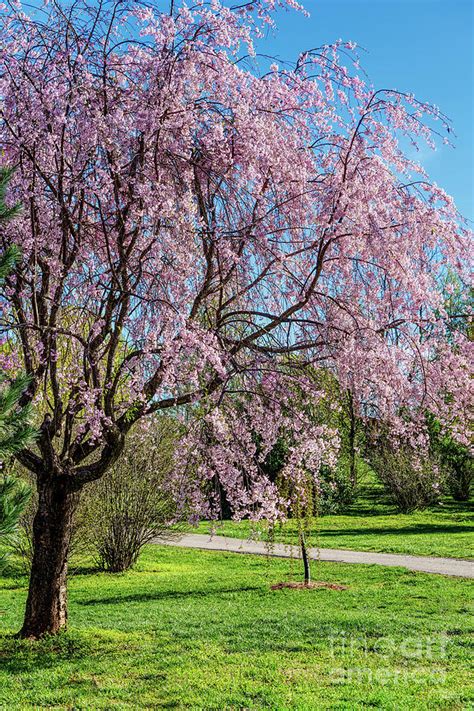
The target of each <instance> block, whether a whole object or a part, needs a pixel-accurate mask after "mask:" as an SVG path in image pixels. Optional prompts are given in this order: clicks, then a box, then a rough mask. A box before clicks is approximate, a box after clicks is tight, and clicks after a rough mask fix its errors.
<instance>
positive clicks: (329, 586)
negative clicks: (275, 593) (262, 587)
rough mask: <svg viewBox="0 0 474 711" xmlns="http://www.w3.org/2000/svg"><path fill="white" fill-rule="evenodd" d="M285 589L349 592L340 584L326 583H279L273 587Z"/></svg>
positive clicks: (274, 588)
mask: <svg viewBox="0 0 474 711" xmlns="http://www.w3.org/2000/svg"><path fill="white" fill-rule="evenodd" d="M283 588H292V589H295V590H315V589H318V588H326V589H327V590H347V589H348V586H347V585H339V584H338V583H324V582H320V581H317V582H314V583H277V584H276V585H272V586H271V589H272V590H283Z"/></svg>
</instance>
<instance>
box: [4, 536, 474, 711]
mask: <svg viewBox="0 0 474 711" xmlns="http://www.w3.org/2000/svg"><path fill="white" fill-rule="evenodd" d="M295 565H296V564H295V562H292V561H288V560H286V561H285V560H278V559H273V560H267V559H265V558H262V557H254V556H239V555H235V554H234V555H232V554H225V553H205V552H201V551H188V550H179V549H169V548H161V547H158V546H150V547H148V549H147V550H146V552H145V554H144V555H143V556H142V557H141V559H140V561H139V564H138V567H137V569H136V571H134V572H131V573H128V574H126V575H121V576H112V575H107V574H94V575H92V574H90V573H87V571H86V572H84V573H83V574H78V575H76V576H74V577H73V578H72V580H71V584H70V600H71V605H70V615H71V617H70V630H69V632H67V633H65V634H63V635H61V636H60V637H59V638H57V639H51V640H46V641H43V642H41V643H29V642H18V641H16V640H13V639H11V638H10V637H9V636H8V632H9V631H10V632H13V631H14V630H16V629H17V628H18V627H19V624H20V619H21V612H22V606H23V604H24V600H25V587H24V583H25V581H24V579H16V578H14V577H12V578H3V579H2V587H1V588H0V610H1V618H0V619H1V621H2V628H3V630H4V632H5V635H4V636H3V637H1V638H0V707H1V708H8V709H20V708H21V709H26V708H33V707H34V708H39V707H42V706H47V707H48V708H57V709H66V708H74V709H87V710H89V709H113V708H118V709H144V708H147V709H158V708H176V709H219V710H220V709H224V708H225V709H232V708H235V709H239V708H243V707H245V708H251V709H261V708H270V709H274V710H276V709H307V710H308V711H309V709H329V708H330V709H339V710H342V709H346V710H347V711H349V710H350V711H357V709H363V708H367V707H375V708H381V709H388V710H390V709H393V710H395V709H397V710H398V709H408V708H409V709H410V710H418V709H426V710H427V709H433V708H436V709H466V708H468V707H469V686H468V632H469V625H470V621H469V615H468V606H469V600H472V591H473V583H472V581H468V580H462V579H451V578H445V577H441V576H434V575H433V576H429V575H424V574H418V573H410V572H408V571H404V570H400V569H393V568H392V569H388V568H381V567H375V566H374V567H372V566H370V567H369V566H345V565H335V564H329V563H320V564H318V567H317V569H316V570H315V571H314V572H315V577H316V576H318V577H319V578H320V579H324V580H326V581H333V582H340V583H344V584H346V585H349V589H348V590H344V591H333V590H317V591H315V590H312V591H306V590H304V591H301V590H281V591H271V590H270V588H269V585H270V583H272V582H277V581H280V580H283V579H287V578H288V577H289V576H290V573H291V571H292V568H294V567H295ZM344 640H346V642H345V644H344V643H343V641H344ZM344 670H346V671H344ZM348 670H349V671H348ZM350 677H352V678H350Z"/></svg>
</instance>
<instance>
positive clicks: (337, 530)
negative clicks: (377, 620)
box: [197, 484, 474, 558]
mask: <svg viewBox="0 0 474 711" xmlns="http://www.w3.org/2000/svg"><path fill="white" fill-rule="evenodd" d="M473 510H474V508H473V505H472V501H471V502H469V503H465V504H463V503H456V502H454V501H453V500H452V499H451V500H450V499H448V498H445V499H443V500H442V501H441V503H440V504H438V505H437V506H436V507H432V508H429V509H427V510H425V511H415V512H414V513H411V514H400V513H397V511H396V510H395V508H394V507H393V506H392V505H391V504H390V503H389V502H388V501H387V499H386V497H385V495H384V492H383V490H381V488H380V487H376V486H374V485H373V484H370V486H369V487H367V488H366V489H365V490H364V491H363V492H362V495H361V496H360V497H359V498H358V500H357V501H356V502H355V504H354V505H353V506H352V507H350V508H349V509H348V511H347V512H346V513H345V514H336V515H326V516H320V517H319V518H317V519H314V523H313V527H312V534H311V545H313V546H319V547H321V548H343V549H344V548H345V549H348V550H358V551H377V552H379V553H407V554H410V555H428V556H445V557H451V558H474V525H473V523H474V518H473ZM210 531H214V532H215V533H216V534H217V535H225V536H232V537H234V538H248V537H250V536H257V537H259V536H262V537H264V538H265V537H266V536H267V533H266V529H265V525H264V524H262V525H257V526H256V525H255V524H250V523H249V521H240V522H235V521H223V522H218V523H217V525H216V524H209V523H201V524H200V525H199V527H198V529H197V532H199V533H207V532H210ZM275 541H277V542H282V543H296V542H297V526H296V523H295V521H291V520H289V521H287V522H285V524H284V525H283V526H282V527H277V529H276V530H275Z"/></svg>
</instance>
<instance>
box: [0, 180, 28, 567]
mask: <svg viewBox="0 0 474 711" xmlns="http://www.w3.org/2000/svg"><path fill="white" fill-rule="evenodd" d="M11 174H12V171H11V170H10V169H8V168H0V225H1V224H3V223H5V222H6V221H8V220H10V219H11V218H12V217H14V216H15V215H16V214H18V211H19V209H20V206H19V205H14V206H13V207H7V205H6V203H5V197H6V191H7V188H8V182H9V180H10V177H11ZM19 258H20V250H19V249H18V248H17V247H16V246H14V245H12V246H10V247H9V248H8V249H7V250H6V251H5V252H4V253H3V254H2V255H1V256H0V286H2V285H3V282H4V281H5V278H6V277H7V276H8V274H9V273H10V272H11V270H12V269H13V268H14V266H15V264H16V263H17V262H18V260H19ZM29 382H30V379H29V377H28V376H27V375H23V374H20V375H18V376H17V377H16V378H14V379H13V380H11V379H9V378H7V377H6V375H5V374H3V373H0V462H1V463H2V465H4V463H5V462H6V461H8V460H10V459H11V458H12V457H13V456H14V454H15V453H16V452H18V451H19V450H21V449H23V448H24V447H26V446H27V445H28V444H29V443H30V442H31V441H32V440H33V439H34V436H35V430H34V428H33V427H32V426H31V424H30V415H31V411H30V407H29V406H21V405H20V404H19V403H20V399H21V396H22V395H23V392H24V391H25V389H26V388H27V387H28V384H29ZM30 493H31V490H30V487H29V486H28V485H27V484H26V483H25V482H23V481H21V480H17V479H14V478H12V477H9V476H5V477H4V478H3V480H2V481H0V537H10V538H11V537H12V536H13V535H14V533H15V531H16V528H17V525H18V520H19V517H20V515H21V513H22V511H23V510H24V508H25V506H26V504H27V502H28V499H29V497H30ZM4 560H5V556H4V557H3V558H2V559H1V560H0V562H2V561H3V562H4Z"/></svg>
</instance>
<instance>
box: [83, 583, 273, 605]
mask: <svg viewBox="0 0 474 711" xmlns="http://www.w3.org/2000/svg"><path fill="white" fill-rule="evenodd" d="M261 589H262V588H261V586H259V585H246V586H245V587H243V586H240V587H235V588H216V589H214V590H196V589H192V590H186V591H184V590H183V591H176V590H163V591H160V592H142V593H134V594H133V595H114V596H113V597H104V598H95V599H92V600H91V599H87V600H77V599H75V600H74V604H76V605H80V606H81V607H90V606H95V605H120V604H122V603H128V602H154V601H158V600H180V599H186V598H188V597H198V598H205V597H214V596H215V595H226V594H231V593H242V592H255V591H258V590H261Z"/></svg>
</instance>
